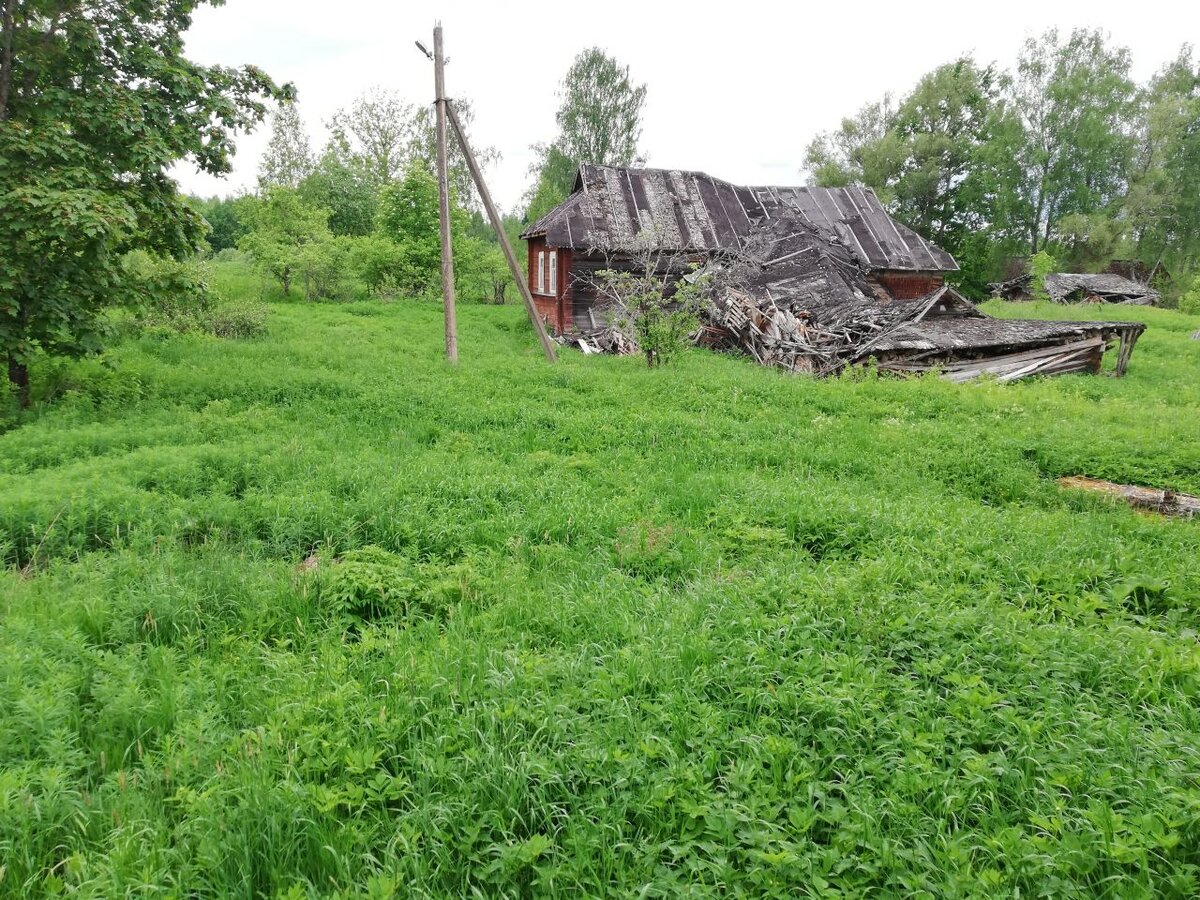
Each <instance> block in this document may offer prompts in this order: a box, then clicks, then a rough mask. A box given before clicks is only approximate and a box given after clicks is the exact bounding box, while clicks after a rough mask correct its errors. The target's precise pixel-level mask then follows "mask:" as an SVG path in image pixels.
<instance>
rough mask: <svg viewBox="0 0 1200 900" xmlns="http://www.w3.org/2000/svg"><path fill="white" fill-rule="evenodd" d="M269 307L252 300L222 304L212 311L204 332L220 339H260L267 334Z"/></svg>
mask: <svg viewBox="0 0 1200 900" xmlns="http://www.w3.org/2000/svg"><path fill="white" fill-rule="evenodd" d="M268 315H269V313H268V310H267V307H266V306H264V305H263V304H261V303H255V302H253V301H251V300H241V301H233V302H229V303H222V304H220V305H219V306H218V307H217V308H216V309H214V310H212V311H211V312H210V313H209V315H208V317H207V321H206V322H205V324H204V330H205V331H207V332H208V333H209V334H212V335H215V336H216V337H219V338H258V337H262V336H263V335H265V334H266V333H267V316H268Z"/></svg>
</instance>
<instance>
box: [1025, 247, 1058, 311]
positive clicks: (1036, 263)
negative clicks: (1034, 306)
mask: <svg viewBox="0 0 1200 900" xmlns="http://www.w3.org/2000/svg"><path fill="white" fill-rule="evenodd" d="M1057 271H1058V260H1056V259H1055V258H1054V257H1053V256H1051V255H1050V254H1049V253H1047V252H1046V251H1045V250H1039V251H1038V252H1037V253H1035V254H1034V255H1033V258H1032V259H1030V260H1029V272H1030V274H1031V275H1033V284H1032V286H1031V288H1030V292H1031V293H1032V294H1033V299H1034V300H1049V299H1050V295H1049V294H1048V293H1046V276H1047V275H1052V274H1054V273H1055V272H1057Z"/></svg>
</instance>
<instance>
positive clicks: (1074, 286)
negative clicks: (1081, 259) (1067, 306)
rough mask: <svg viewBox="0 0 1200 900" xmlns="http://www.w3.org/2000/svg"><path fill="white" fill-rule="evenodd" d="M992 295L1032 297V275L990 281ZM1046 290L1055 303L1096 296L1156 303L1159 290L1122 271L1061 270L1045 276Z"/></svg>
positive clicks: (1100, 299) (1075, 301) (1014, 297)
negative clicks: (1140, 282)
mask: <svg viewBox="0 0 1200 900" xmlns="http://www.w3.org/2000/svg"><path fill="white" fill-rule="evenodd" d="M989 287H991V289H992V296H993V297H999V298H1000V299H1002V300H1032V299H1033V276H1032V275H1030V274H1025V275H1018V276H1017V277H1016V278H1012V279H1009V280H1008V281H998V282H995V283H994V284H991V285H989ZM1046 293H1047V294H1048V295H1049V297H1050V299H1051V300H1053V301H1054V302H1055V303H1079V302H1082V301H1086V300H1097V301H1100V302H1104V303H1131V304H1134V305H1138V306H1154V305H1155V304H1157V303H1158V291H1156V290H1154V289H1153V288H1151V287H1148V286H1147V285H1144V284H1139V283H1138V282H1136V281H1132V280H1131V279H1129V278H1125V277H1123V276H1121V275H1112V274H1109V273H1103V274H1099V275H1089V274H1085V273H1079V272H1074V273H1072V272H1058V273H1056V274H1053V275H1047V276H1046Z"/></svg>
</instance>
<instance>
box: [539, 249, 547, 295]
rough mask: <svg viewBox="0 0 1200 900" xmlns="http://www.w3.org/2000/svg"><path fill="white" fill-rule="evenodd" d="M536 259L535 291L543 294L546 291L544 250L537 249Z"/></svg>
mask: <svg viewBox="0 0 1200 900" xmlns="http://www.w3.org/2000/svg"><path fill="white" fill-rule="evenodd" d="M537 259H538V265H537V270H538V273H537V292H538V293H539V294H544V293H546V251H545V250H539V251H538V257H537Z"/></svg>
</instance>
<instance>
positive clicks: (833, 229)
mask: <svg viewBox="0 0 1200 900" xmlns="http://www.w3.org/2000/svg"><path fill="white" fill-rule="evenodd" d="M778 218H788V219H792V218H799V220H801V221H803V222H804V223H806V224H808V225H810V226H811V227H812V228H813V229H814V231H815V232H816V233H819V234H820V236H821V237H822V238H823V239H824V240H825V241H827V242H828V243H830V244H832V245H834V246H840V247H843V248H845V250H846V251H847V253H849V254H851V255H852V256H853V257H854V258H855V260H856V261H857V262H858V263H859V264H861V265H862V266H863V267H864V268H866V269H889V270H908V271H953V270H956V269H957V268H958V264H957V263H955V261H954V258H953V257H952V256H951V255H950V254H949V253H947V252H946V251H945V250H943V249H941V248H940V247H937V246H935V245H934V244H932V243H930V242H928V241H926V240H925V239H924V238H922V237H921V236H920V235H918V234H917V233H916V232H915V231H913V230H912V229H910V228H907V227H905V226H904V225H902V224H900V223H899V222H896V221H895V220H894V219H892V217H891V216H889V215H888V213H887V211H886V210H885V209H884V208H883V204H881V203H880V202H879V198H878V197H876V196H875V192H874V191H872V190H871V189H870V188H862V187H848V188H810V187H742V186H739V185H734V184H731V183H729V182H727V181H722V180H721V179H718V178H713V177H712V176H711V175H707V174H705V173H703V172H688V171H684V170H680V169H646V168H632V167H618V166H598V165H591V164H586V165H583V166H580V167H579V173H578V174H577V175H576V178H575V187H574V190H573V192H572V194H571V196H570V197H568V198H567V199H566V200H564V201H563V202H562V203H560V204H559V205H558V206H556V207H555V208H554V209H552V210H550V211H549V212H548V213H546V214H545V215H544V216H542V217H541V218H540V219H538V220H537V221H536V222H534V223H533V224H532V225H530V226H529V227H528V228H527V229H526V230H525V232H524V233H523V234H522V235H521V236H522V237H523V238H526V239H528V238H533V237H540V236H544V237H545V238H546V242H547V244H549V245H550V246H553V247H569V248H574V249H583V250H622V249H629V248H631V247H632V246H633V245H634V243H635V239H636V238H637V237H638V235H640V234H641V233H642V232H643V231H647V230H649V231H651V232H652V233H653V234H655V235H656V236H657V237H656V245H657V246H658V247H660V248H661V249H662V250H664V251H676V252H677V251H716V250H732V251H742V250H745V249H746V244H747V239H748V237H749V235H750V232H751V231H752V230H753V228H754V226H755V225H756V224H757V223H759V222H769V221H772V220H774V219H778Z"/></svg>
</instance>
